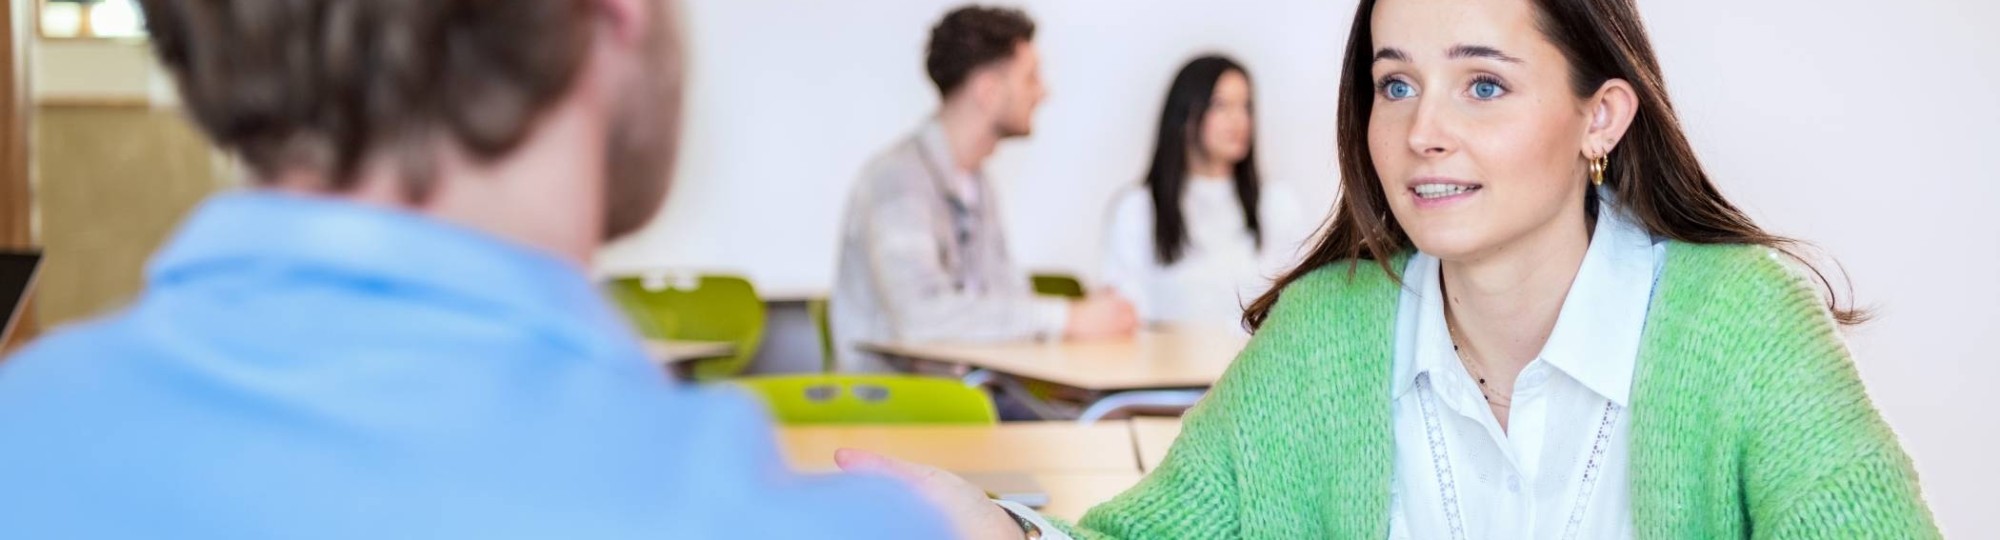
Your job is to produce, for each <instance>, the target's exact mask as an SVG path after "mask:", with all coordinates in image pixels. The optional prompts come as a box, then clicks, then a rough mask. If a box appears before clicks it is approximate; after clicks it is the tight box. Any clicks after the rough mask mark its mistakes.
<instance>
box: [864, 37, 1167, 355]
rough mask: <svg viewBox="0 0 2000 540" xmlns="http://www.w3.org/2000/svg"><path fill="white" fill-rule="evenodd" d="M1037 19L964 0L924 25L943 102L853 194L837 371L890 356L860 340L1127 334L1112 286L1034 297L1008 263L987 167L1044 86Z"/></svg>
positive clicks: (1132, 319)
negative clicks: (1066, 296) (862, 346)
mask: <svg viewBox="0 0 2000 540" xmlns="http://www.w3.org/2000/svg"><path fill="white" fill-rule="evenodd" d="M1034 38H1035V23H1034V21H1032V20H1030V19H1029V18H1028V16H1027V14H1026V13H1023V12H1021V11H1020V10H1016V9H1008V8H995V7H982V6H968V7H963V8H959V9H956V10H953V11H951V12H950V13H948V14H946V15H945V16H944V18H943V20H941V21H939V22H938V23H937V25H936V26H935V27H933V28H932V29H931V36H930V43H929V46H928V47H927V50H926V53H925V59H924V67H925V70H926V71H927V72H928V74H929V75H930V79H931V82H932V83H933V84H935V85H936V87H937V91H938V95H939V97H940V98H941V100H942V103H941V104H940V105H939V106H938V111H937V114H936V115H935V116H934V117H932V118H931V119H930V120H928V121H926V122H925V123H924V124H923V126H922V127H920V128H918V129H917V132H916V133H915V134H913V135H911V136H910V137H909V138H907V139H905V140H903V141H902V142H900V143H897V144H896V146H894V147H892V148H890V149H889V150H888V151H887V152H885V153H883V154H882V155H880V156H878V157H876V158H875V159H874V161H872V162H870V163H869V164H868V166H867V167H866V169H865V170H864V171H863V172H862V173H861V178H860V180H859V181H858V182H857V183H856V184H855V186H854V191H853V193H852V194H851V195H850V198H849V199H848V203H847V205H848V206H847V213H846V218H845V224H844V225H843V226H842V228H841V246H840V260H839V267H838V268H837V269H836V271H835V277H834V289H833V296H832V301H831V302H832V303H831V306H830V310H831V314H832V316H831V325H832V327H833V333H834V336H835V344H836V345H835V347H836V350H837V351H838V353H837V354H836V358H837V359H838V362H839V366H838V367H839V368H840V369H841V370H843V371H882V370H887V369H889V366H888V365H887V364H886V363H884V361H883V360H882V359H881V358H879V357H877V356H876V355H873V354H868V353H867V352H865V351H861V350H859V349H857V348H856V344H858V343H862V342H867V341H940V340H952V341H1007V340H1023V339H1036V338H1072V339H1093V338H1104V337H1116V336H1125V335H1130V334H1131V333H1132V332H1133V330H1134V329H1135V328H1136V326H1137V319H1136V316H1135V314H1134V313H1133V310H1132V306H1131V304H1130V303H1128V302H1126V301H1125V300H1124V299H1122V298H1120V297H1118V296H1117V295H1116V294H1111V293H1101V294H1098V295H1094V296H1092V297H1090V298H1087V299H1083V300H1078V301H1069V300H1063V299H1056V298H1047V297H1039V296H1036V295H1035V291H1034V289H1033V288H1032V287H1031V285H1030V283H1029V278H1028V274H1027V273H1026V272H1024V271H1022V270H1021V269H1020V268H1018V267H1017V266H1016V265H1015V264H1014V259H1013V256H1012V255H1011V254H1010V253H1009V252H1008V247H1007V239H1006V237H1005V235H1004V230H1003V229H1002V227H1001V223H1000V212H999V209H998V207H997V204H996V201H995V195H994V190H993V186H992V185H991V183H990V182H989V181H988V180H987V178H986V176H985V174H984V173H983V172H981V168H982V166H983V164H984V163H985V162H986V159H987V158H988V157H990V156H992V155H993V150H994V147H995V146H997V145H999V144H1000V141H1002V140H1005V139H1009V138H1014V137H1026V136H1028V134H1029V133H1030V132H1031V131H1033V126H1034V114H1035V108H1036V107H1037V106H1039V105H1040V104H1041V102H1042V98H1043V97H1044V96H1045V95H1046V93H1047V92H1046V91H1045V90H1044V89H1043V87H1042V81H1041V68H1040V64H1041V59H1040V58H1039V53H1038V52H1037V51H1036V48H1035V44H1034Z"/></svg>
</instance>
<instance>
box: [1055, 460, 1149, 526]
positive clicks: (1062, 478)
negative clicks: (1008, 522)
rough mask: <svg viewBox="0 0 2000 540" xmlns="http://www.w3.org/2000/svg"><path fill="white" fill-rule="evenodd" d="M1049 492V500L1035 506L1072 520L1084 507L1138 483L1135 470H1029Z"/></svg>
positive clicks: (1096, 503) (1137, 475)
mask: <svg viewBox="0 0 2000 540" xmlns="http://www.w3.org/2000/svg"><path fill="white" fill-rule="evenodd" d="M1030 476H1033V477H1035V482H1036V483H1039V484H1041V485H1042V489H1045V490H1048V492H1049V504H1048V505H1047V506H1043V507H1041V508H1037V509H1035V511H1037V512H1041V513H1042V515H1045V516H1052V517H1057V518H1062V519H1063V520H1066V521H1069V522H1071V523H1075V522H1076V520H1079V519H1083V513H1084V511H1087V510H1090V508H1091V507H1093V506H1097V505H1100V504H1104V502H1105V501H1109V500H1111V498H1112V497H1116V496H1118V494H1119V493H1124V492H1125V490H1127V489H1131V488H1132V486H1134V485H1138V484H1139V479H1140V478H1141V477H1142V475H1140V474H1139V473H1135V472H1134V473H1033V474H1031V475H1030Z"/></svg>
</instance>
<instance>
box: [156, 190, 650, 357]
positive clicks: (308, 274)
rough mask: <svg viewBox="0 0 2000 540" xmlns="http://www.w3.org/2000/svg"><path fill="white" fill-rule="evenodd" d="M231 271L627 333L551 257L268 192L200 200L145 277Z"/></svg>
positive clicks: (405, 219) (418, 220) (429, 224)
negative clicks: (335, 284)
mask: <svg viewBox="0 0 2000 540" xmlns="http://www.w3.org/2000/svg"><path fill="white" fill-rule="evenodd" d="M238 272H263V273H277V274H278V275H281V276H285V277H287V278H292V277H296V278H297V279H312V280H328V281H337V282H347V283H350V284H353V285H355V286H361V287H369V288H374V289H377V290H387V291H421V294H420V295H413V296H421V297H424V298H429V299H434V300H439V301H448V302H451V303H454V304H459V305H466V306H471V307H473V308H475V309H479V310H482V311H486V312H489V313H493V314H494V315H493V316H496V317H499V316H506V315H502V314H507V315H518V316H529V317H536V318H535V319H534V320H537V321H543V320H552V321H567V322H570V323H572V324H575V325H576V326H573V327H571V329H572V330H574V331H579V332H585V333H587V334H585V335H593V336H595V335H603V333H604V332H609V331H615V330H612V329H619V328H626V327H625V326H624V325H625V323H624V322H622V321H623V319H621V318H619V317H618V315H617V314H616V313H615V312H614V311H613V310H612V309H611V308H610V306H609V304H608V303H607V302H606V301H605V300H604V299H603V297H602V295H601V293H600V292H599V290H598V289H597V288H596V287H595V286H593V285H592V284H591V283H590V281H589V280H588V279H587V278H586V277H585V276H584V275H583V273H582V269H580V268H578V267H577V266H575V265H574V264H572V263H570V262H567V261H564V260H562V259H559V258H556V257H555V256H553V255H551V254H548V253H544V252H541V251H537V250H534V249H532V248H528V247H525V246H521V245H518V244H514V243H511V242H507V241H505V240H502V239H499V238H496V237H493V236H489V235H487V234H485V233H481V232H478V231H475V230H472V229H466V228H462V227H458V226H455V225H451V224H448V223H445V222H442V221H438V220H435V219H432V218H428V217H424V216H421V215H418V214H414V213H409V212H405V211H400V210H394V209H388V208H380V207H373V206H366V205H362V204H356V203H350V202H343V201H338V200H332V199H321V198H313V197H308V196H298V195H287V194H280V193H276V192H268V191H249V192H241V193H231V194H224V195H218V196H215V197H211V198H210V199H209V200H208V201H207V202H204V203H203V204H202V205H201V207H199V208H198V209H196V211H195V212H194V213H193V215H192V216H191V217H190V218H189V219H188V221H187V222H186V223H185V224H183V225H182V227H181V230H180V232H179V233H177V234H176V235H175V236H174V238H173V239H172V240H171V241H170V242H169V243H168V244H167V246H166V247H165V248H164V249H162V250H161V251H160V253H159V254H158V255H156V256H155V257H154V259H153V260H152V262H151V264H150V266H149V267H148V269H147V279H148V281H149V282H150V285H151V286H152V287H171V286H173V285H175V284H178V283H183V282H189V281H193V280H199V279H203V278H207V277H212V276H215V275H218V274H230V275H240V274H237V273H238ZM551 315H554V316H551Z"/></svg>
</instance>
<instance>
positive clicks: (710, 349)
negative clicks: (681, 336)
mask: <svg viewBox="0 0 2000 540" xmlns="http://www.w3.org/2000/svg"><path fill="white" fill-rule="evenodd" d="M646 352H647V353H648V354H650V355H652V357H653V361H654V362H659V363H660V364H661V365H674V364H679V363H682V362H691V361H694V360H706V359H709V358H725V357H729V356H735V355H736V344H734V343H727V342H721V341H669V340H658V339H649V340H646Z"/></svg>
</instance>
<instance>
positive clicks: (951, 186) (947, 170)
mask: <svg viewBox="0 0 2000 540" xmlns="http://www.w3.org/2000/svg"><path fill="white" fill-rule="evenodd" d="M917 144H918V145H921V146H922V148H921V151H922V152H923V154H924V155H923V159H924V162H925V163H924V165H925V166H927V167H929V168H930V170H929V173H930V174H933V175H937V176H939V178H938V180H939V181H941V182H943V183H944V188H945V189H946V190H947V191H948V192H949V193H950V194H951V195H952V196H953V197H957V198H958V200H960V201H964V202H966V203H967V204H971V203H973V202H974V201H977V200H979V197H980V193H979V191H980V185H979V175H978V173H976V172H966V171H964V170H961V169H959V168H958V162H957V160H956V159H954V158H953V157H952V152H951V139H950V138H949V136H947V135H945V133H944V123H943V122H941V121H939V120H938V119H937V118H932V119H930V120H928V121H926V122H924V127H923V128H921V129H919V130H918V131H917Z"/></svg>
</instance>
